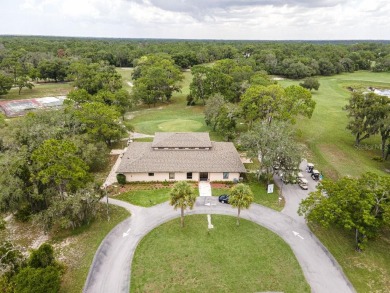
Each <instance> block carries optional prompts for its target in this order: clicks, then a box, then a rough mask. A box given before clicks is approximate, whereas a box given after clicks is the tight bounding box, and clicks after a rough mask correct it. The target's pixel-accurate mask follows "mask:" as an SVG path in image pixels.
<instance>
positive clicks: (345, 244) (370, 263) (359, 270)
mask: <svg viewBox="0 0 390 293" xmlns="http://www.w3.org/2000/svg"><path fill="white" fill-rule="evenodd" d="M310 228H311V230H312V231H313V232H315V234H316V236H317V237H318V238H319V239H320V240H321V242H322V243H323V244H324V245H325V246H326V247H327V248H328V249H329V251H330V252H331V253H332V255H333V256H334V257H335V258H336V259H337V261H338V263H339V264H340V265H341V266H342V268H343V270H344V272H345V274H346V275H347V277H348V279H349V280H350V281H351V282H352V284H353V286H354V287H355V289H356V291H357V292H359V293H360V292H361V293H366V292H378V293H385V292H390V253H389V247H390V230H387V231H385V232H384V233H383V235H382V236H380V237H378V238H376V239H373V240H369V242H368V245H367V248H366V249H365V250H364V251H363V252H357V251H355V249H354V247H355V243H354V239H355V238H354V233H353V232H345V231H344V230H341V229H338V228H335V227H331V228H328V229H325V228H321V227H320V226H317V225H311V226H310Z"/></svg>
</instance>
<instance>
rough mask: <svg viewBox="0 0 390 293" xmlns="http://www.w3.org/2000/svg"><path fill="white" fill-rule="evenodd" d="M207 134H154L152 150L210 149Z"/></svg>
mask: <svg viewBox="0 0 390 293" xmlns="http://www.w3.org/2000/svg"><path fill="white" fill-rule="evenodd" d="M211 146H212V144H211V141H210V136H209V134H208V133H207V132H156V134H155V137H154V140H153V143H152V147H153V148H211Z"/></svg>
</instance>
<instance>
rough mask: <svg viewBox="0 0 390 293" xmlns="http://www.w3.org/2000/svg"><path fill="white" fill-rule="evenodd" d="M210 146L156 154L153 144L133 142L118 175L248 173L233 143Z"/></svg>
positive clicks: (124, 156) (218, 143) (157, 151)
mask: <svg viewBox="0 0 390 293" xmlns="http://www.w3.org/2000/svg"><path fill="white" fill-rule="evenodd" d="M210 146H212V147H211V149H210V150H208V151H204V150H153V143H150V142H133V143H131V144H130V145H129V146H128V148H127V151H126V152H125V153H124V155H123V157H122V161H121V164H120V165H119V167H118V169H117V173H152V172H156V173H157V172H183V173H184V172H239V173H245V172H246V170H245V167H244V165H243V164H242V162H241V160H240V156H239V154H238V153H237V150H236V148H235V147H234V145H233V143H231V142H210ZM191 147H193V146H191Z"/></svg>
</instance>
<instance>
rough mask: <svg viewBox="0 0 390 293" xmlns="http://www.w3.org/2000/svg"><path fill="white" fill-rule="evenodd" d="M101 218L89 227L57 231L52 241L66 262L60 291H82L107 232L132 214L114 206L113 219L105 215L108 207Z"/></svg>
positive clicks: (103, 208)
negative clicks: (108, 218) (108, 219)
mask: <svg viewBox="0 0 390 293" xmlns="http://www.w3.org/2000/svg"><path fill="white" fill-rule="evenodd" d="M101 209H102V212H101V213H100V214H101V217H100V218H98V219H96V220H95V221H93V222H92V223H91V224H90V225H89V226H84V227H81V228H78V229H75V230H68V231H62V232H55V235H53V241H52V243H53V244H54V245H55V247H56V249H55V251H56V253H57V254H58V255H57V257H59V259H60V261H62V262H64V263H65V267H66V270H65V274H64V276H63V277H62V284H61V290H60V292H64V293H65V292H66V293H71V292H74V293H76V292H77V293H79V292H82V290H83V287H84V284H85V281H86V280H87V276H88V272H89V269H90V266H91V264H92V260H93V257H94V255H95V253H96V251H97V249H98V247H99V245H100V243H101V242H102V241H103V239H104V238H105V237H106V235H107V234H108V233H109V232H110V231H111V230H112V229H113V228H114V227H115V226H116V225H117V224H119V223H120V222H122V221H123V220H125V219H126V218H127V217H129V216H130V214H129V212H128V211H127V210H125V209H124V208H121V207H117V206H113V205H110V206H109V211H110V221H107V218H106V217H105V206H104V205H102V207H101Z"/></svg>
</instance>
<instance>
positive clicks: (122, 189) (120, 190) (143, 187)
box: [107, 182, 232, 195]
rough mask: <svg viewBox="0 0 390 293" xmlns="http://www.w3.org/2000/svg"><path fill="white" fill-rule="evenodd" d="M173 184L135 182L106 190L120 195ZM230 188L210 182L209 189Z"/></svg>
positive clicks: (116, 185) (226, 184)
mask: <svg viewBox="0 0 390 293" xmlns="http://www.w3.org/2000/svg"><path fill="white" fill-rule="evenodd" d="M191 183H192V187H194V188H197V187H198V183H196V182H195V183H194V182H191ZM174 184H175V182H145V183H143V182H136V183H128V184H125V185H120V184H113V185H112V186H109V187H108V188H107V191H108V192H109V194H110V195H114V194H120V193H124V192H128V191H133V190H153V189H161V188H172V187H173V185H174ZM231 186H232V184H231V183H222V182H212V183H211V188H219V189H229V188H230V187H231Z"/></svg>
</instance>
